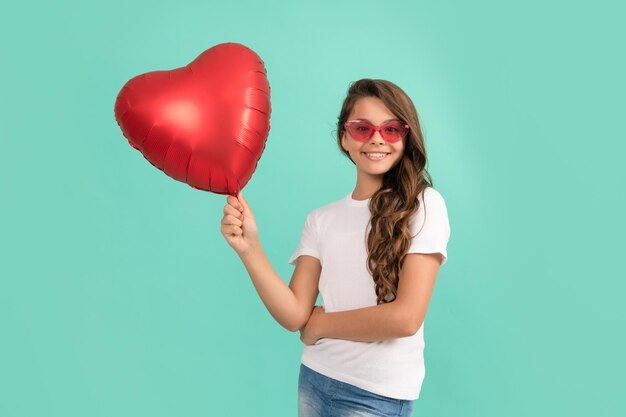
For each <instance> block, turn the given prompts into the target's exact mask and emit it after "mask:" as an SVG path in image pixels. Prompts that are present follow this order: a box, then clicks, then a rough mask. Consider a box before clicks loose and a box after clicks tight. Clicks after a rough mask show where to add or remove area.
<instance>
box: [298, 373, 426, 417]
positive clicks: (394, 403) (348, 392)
mask: <svg viewBox="0 0 626 417" xmlns="http://www.w3.org/2000/svg"><path fill="white" fill-rule="evenodd" d="M413 403H414V400H399V399H395V398H390V397H385V396H382V395H379V394H374V393H373V392H370V391H366V390H364V389H361V388H358V387H356V386H354V385H351V384H347V383H345V382H341V381H337V380H336V379H333V378H329V377H327V376H326V375H322V374H320V373H319V372H316V371H314V370H312V369H311V368H309V367H307V366H305V365H303V364H300V376H299V379H298V417H370V416H376V417H385V416H394V417H408V416H411V414H412V412H413Z"/></svg>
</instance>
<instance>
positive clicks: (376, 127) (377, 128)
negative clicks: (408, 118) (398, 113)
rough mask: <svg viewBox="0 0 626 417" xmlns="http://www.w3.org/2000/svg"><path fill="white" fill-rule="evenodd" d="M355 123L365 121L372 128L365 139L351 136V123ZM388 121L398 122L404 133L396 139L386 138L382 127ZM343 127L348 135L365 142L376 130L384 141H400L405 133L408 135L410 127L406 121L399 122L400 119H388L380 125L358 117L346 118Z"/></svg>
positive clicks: (385, 125)
mask: <svg viewBox="0 0 626 417" xmlns="http://www.w3.org/2000/svg"><path fill="white" fill-rule="evenodd" d="M356 123H365V124H367V125H369V127H370V128H371V129H372V132H371V134H370V135H369V136H368V137H367V138H365V139H362V140H361V139H357V138H356V137H355V136H353V135H352V133H351V125H353V124H356ZM390 123H400V125H401V126H402V127H404V128H405V129H406V132H404V134H403V135H402V136H401V137H400V138H399V139H397V140H388V138H387V134H386V133H384V130H383V129H384V128H385V127H387V126H388V125H389V124H390ZM343 127H344V128H345V129H346V132H348V134H350V136H351V137H352V138H353V139H354V140H356V141H359V142H367V141H368V140H370V139H371V138H372V136H374V133H376V132H378V133H380V136H382V138H383V139H384V140H385V142H390V143H395V142H400V141H401V140H402V139H404V138H405V137H406V135H408V134H409V130H410V127H409V125H408V124H406V123H402V122H401V121H399V120H390V121H388V122H385V123H383V124H380V125H375V124H373V123H371V122H370V121H368V120H359V119H355V120H348V121H346V122H345V123H344V124H343Z"/></svg>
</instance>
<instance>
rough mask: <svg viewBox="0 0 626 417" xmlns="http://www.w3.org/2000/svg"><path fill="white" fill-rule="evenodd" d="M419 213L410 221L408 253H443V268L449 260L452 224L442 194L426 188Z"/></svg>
mask: <svg viewBox="0 0 626 417" xmlns="http://www.w3.org/2000/svg"><path fill="white" fill-rule="evenodd" d="M420 203H421V204H420V207H419V209H418V210H417V213H416V214H415V215H414V216H413V217H412V218H411V220H410V221H409V227H410V229H411V236H413V238H412V239H411V245H410V246H409V249H408V250H407V253H437V252H439V253H441V255H443V258H442V261H441V266H443V264H445V263H446V261H447V259H448V252H447V246H448V240H449V239H450V223H449V221H448V209H447V207H446V203H445V201H444V199H443V197H442V196H441V194H440V193H439V192H438V191H437V190H435V189H434V188H432V187H428V188H426V190H425V191H424V194H423V200H422V201H421V202H420Z"/></svg>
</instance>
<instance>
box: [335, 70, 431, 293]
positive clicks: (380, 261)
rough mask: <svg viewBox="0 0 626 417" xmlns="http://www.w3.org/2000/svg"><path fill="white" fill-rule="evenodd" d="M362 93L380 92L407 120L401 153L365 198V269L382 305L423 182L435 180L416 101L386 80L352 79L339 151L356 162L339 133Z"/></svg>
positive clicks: (395, 276) (396, 275) (393, 283)
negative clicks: (367, 216)
mask: <svg viewBox="0 0 626 417" xmlns="http://www.w3.org/2000/svg"><path fill="white" fill-rule="evenodd" d="M362 97H378V98H379V99H380V100H382V102H383V103H384V104H385V106H387V108H388V109H389V110H390V111H391V113H393V114H394V116H395V117H397V118H398V119H400V120H401V121H403V122H405V123H406V124H408V125H409V133H408V134H407V137H406V139H405V140H406V142H405V147H404V154H403V156H402V158H401V159H400V160H399V161H398V162H397V163H396V165H395V166H394V167H392V168H391V169H390V170H389V171H387V172H386V173H385V174H384V175H383V185H382V187H381V188H380V189H379V190H378V191H376V192H375V193H374V195H372V198H371V200H370V202H369V209H370V212H371V218H370V220H369V224H371V229H370V232H369V234H368V235H367V238H366V246H367V252H368V255H367V269H368V271H369V272H370V273H371V274H372V278H373V279H374V283H375V286H376V297H377V301H376V303H377V304H383V303H388V302H390V301H393V299H395V297H396V293H397V289H398V281H399V279H400V270H401V268H402V264H403V262H404V258H405V256H406V252H407V250H408V248H409V246H410V244H411V238H412V237H413V236H411V232H410V228H409V220H410V217H411V215H413V213H416V212H417V210H418V209H419V204H420V203H419V200H418V195H419V194H420V193H422V192H423V191H424V190H425V189H426V187H429V186H431V187H432V184H433V182H432V178H431V177H430V174H429V173H428V171H427V170H426V165H427V160H426V148H425V146H424V138H423V136H422V131H421V128H420V122H419V118H418V116H417V111H416V110H415V105H414V104H413V101H411V99H410V98H409V96H408V95H407V94H406V93H405V92H404V91H403V90H402V89H401V88H400V87H398V86H397V85H395V84H394V83H392V82H390V81H386V80H374V79H369V78H365V79H362V80H358V81H355V82H353V83H352V84H350V87H349V88H348V94H347V96H346V98H345V100H344V102H343V105H342V107H341V112H340V113H339V117H338V120H337V144H338V145H339V149H340V150H341V153H343V154H344V155H345V156H347V157H348V159H350V161H351V162H352V163H353V164H354V161H353V160H352V158H351V157H350V154H349V152H348V151H347V150H345V149H344V148H343V147H342V146H341V137H342V135H343V133H344V131H345V128H344V123H345V122H346V121H347V120H348V116H349V115H350V113H351V112H352V108H353V107H354V104H355V103H356V102H357V100H358V99H360V98H362ZM355 165H356V164H355ZM418 233H419V232H418Z"/></svg>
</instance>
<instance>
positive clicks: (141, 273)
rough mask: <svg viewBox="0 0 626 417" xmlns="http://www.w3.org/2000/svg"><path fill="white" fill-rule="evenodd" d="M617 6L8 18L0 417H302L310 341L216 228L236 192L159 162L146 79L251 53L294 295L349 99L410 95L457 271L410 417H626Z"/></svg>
mask: <svg viewBox="0 0 626 417" xmlns="http://www.w3.org/2000/svg"><path fill="white" fill-rule="evenodd" d="M624 12H625V7H624V6H623V5H621V3H620V2H617V1H615V2H609V1H595V2H591V1H580V2H566V1H537V0H530V1H509V2H501V1H486V0H477V1H472V2H461V1H456V2H445V1H397V2H378V1H363V0H360V1H358V2H357V1H343V2H342V1H327V2H323V1H316V2H295V1H293V2H287V1H285V2H278V1H267V2H260V1H259V2H252V1H220V2H218V1H194V2H171V1H170V2H166V1H124V2H122V1H119V0H115V1H107V2H98V3H93V4H91V2H84V1H67V0H61V1H58V2H35V3H19V2H12V3H11V4H7V5H5V6H3V11H2V13H1V16H0V43H1V44H2V48H1V53H2V56H1V62H2V65H1V66H0V80H1V83H2V89H1V92H0V140H1V146H2V153H1V160H2V163H1V164H0V174H1V175H0V178H1V181H2V183H1V185H2V198H1V200H2V204H1V205H0V210H1V213H2V215H1V216H0V236H1V238H0V239H1V240H0V242H1V247H0V249H1V251H0V257H1V261H0V416H2V417H35V416H36V417H41V416H46V417H57V416H58V417H73V416H77V417H78V416H81V417H83V416H90V417H96V416H115V417H123V416H133V417H135V416H151V417H161V416H186V417H192V416H234V417H236V416H295V415H296V398H297V378H298V367H299V363H300V362H299V360H300V355H301V351H302V344H301V342H300V340H299V333H297V332H296V333H290V332H289V331H287V330H285V329H283V328H282V327H280V326H279V325H278V324H277V323H276V322H275V321H274V320H273V319H272V317H271V316H270V315H269V313H268V312H267V310H266V309H265V307H264V305H263V303H262V302H261V300H260V298H259V297H258V295H257V293H256V291H255V289H254V287H253V285H252V283H251V281H250V279H249V276H248V275H247V273H246V270H245V268H244V266H243V264H242V263H241V261H240V260H239V258H238V256H237V255H236V254H235V252H234V251H233V250H232V249H231V248H230V246H228V245H227V243H226V241H225V239H224V238H223V236H222V235H221V233H220V221H221V217H222V214H223V213H222V210H223V207H224V205H225V204H226V198H225V196H222V195H217V194H212V193H207V192H202V191H198V190H194V189H192V188H190V187H189V186H187V185H186V184H183V183H181V182H177V181H174V180H173V179H171V178H169V177H167V176H166V175H165V174H163V173H162V172H160V171H158V170H157V169H155V168H154V167H152V166H151V165H150V164H149V163H148V162H147V161H146V160H145V159H144V158H143V157H142V156H141V154H140V153H139V152H137V151H135V150H134V149H132V148H131V147H130V146H129V145H128V143H127V141H126V140H125V139H124V138H123V136H122V133H121V130H120V129H119V127H118V125H117V123H116V121H115V118H114V114H113V106H114V102H115V98H116V96H117V93H118V92H119V90H120V89H121V87H122V86H123V85H124V83H125V82H126V81H127V80H129V79H130V78H132V77H134V76H136V75H139V74H142V73H145V72H149V71H155V70H167V69H173V68H176V67H180V66H183V65H186V64H187V63H188V62H190V61H191V60H193V59H194V58H195V57H196V56H197V55H198V54H200V53H201V52H202V51H204V50H205V49H207V48H209V47H211V46H213V45H216V44H219V43H222V42H239V43H242V44H244V45H246V46H248V47H250V48H252V49H253V50H254V51H255V52H257V53H258V54H259V55H260V56H261V58H262V59H263V60H264V62H265V66H266V69H267V74H268V79H269V82H270V84H271V88H272V90H271V92H272V96H271V100H272V106H273V111H272V115H271V123H272V130H271V132H270V135H269V137H268V140H267V146H266V149H265V152H264V154H263V156H262V158H261V159H260V161H259V164H258V167H257V170H256V172H255V174H254V175H253V177H252V179H251V181H250V182H249V183H248V184H247V186H246V187H245V189H244V191H243V193H244V196H245V197H246V198H247V199H248V201H249V203H250V205H251V208H252V210H253V212H254V213H255V215H256V218H257V222H258V224H259V228H260V236H261V242H262V244H263V246H264V248H265V251H266V253H267V255H268V257H269V259H270V260H271V262H272V265H273V266H274V268H275V270H276V271H277V273H278V274H279V275H280V276H281V277H282V279H283V280H284V281H285V282H289V280H290V278H291V274H292V271H293V267H292V266H291V265H288V264H287V259H288V257H289V256H290V255H291V253H292V252H293V251H294V249H295V247H296V245H297V243H298V240H299V237H300V232H301V230H302V226H303V224H304V219H305V217H306V214H307V213H308V212H310V211H312V210H313V209H314V208H316V207H319V206H321V205H324V204H327V203H329V202H331V201H334V200H337V199H339V198H342V197H344V196H345V195H346V194H347V193H348V192H350V191H351V190H352V189H353V187H354V185H355V181H356V171H355V167H354V165H352V163H351V162H350V161H349V160H347V159H346V158H344V157H343V156H342V155H341V154H340V153H339V150H338V148H337V146H336V144H335V139H334V137H333V134H334V131H333V129H334V123H335V122H336V120H337V115H338V113H339V109H340V105H341V101H342V99H343V98H344V96H345V93H346V90H347V88H348V86H349V83H350V82H351V81H355V80H357V79H359V78H365V77H370V78H383V79H388V80H391V81H393V82H395V83H396V84H398V85H399V86H401V87H402V88H403V89H405V91H406V92H407V93H408V94H409V95H410V96H411V97H412V98H413V101H414V102H415V104H416V107H417V110H418V112H419V114H420V117H421V121H422V124H423V127H424V134H425V137H426V145H427V150H428V156H429V170H430V172H431V174H432V176H433V179H434V186H435V188H437V189H438V190H439V191H440V193H441V194H442V195H443V196H444V198H445V201H446V203H447V206H448V211H449V216H450V224H451V229H452V234H451V238H450V242H449V246H448V251H449V262H448V263H447V264H446V265H445V266H444V267H443V268H442V269H441V271H440V274H439V277H438V280H437V285H436V288H435V292H434V294H433V296H432V299H431V304H430V307H429V312H428V315H427V318H426V323H425V339H426V348H425V357H426V377H425V380H424V384H423V387H422V392H421V398H420V399H419V400H418V401H417V402H416V405H415V411H414V415H415V416H431V417H434V416H450V417H453V416H454V417H458V416H467V417H470V416H477V417H492V416H493V417H501V416H509V417H517V416H570V417H573V416H581V417H582V416H590V415H594V416H623V415H626V407H625V406H624V401H623V394H624V375H625V374H626V366H625V360H624V352H625V351H626V346H625V345H626V343H625V337H624V333H623V332H624V325H625V324H626V320H625V318H626V317H625V316H626V315H625V312H624V307H623V298H624V294H625V290H626V285H625V283H624V282H625V278H626V274H625V271H624V267H623V262H622V260H623V256H624V255H623V252H624V249H626V247H625V245H624V243H623V237H624V232H625V227H624V226H625V221H624V213H625V212H626V204H625V203H626V201H625V200H626V198H625V191H624V181H625V180H626V174H625V170H624V164H623V161H622V160H623V158H624V153H625V151H626V145H625V144H624V141H625V140H626V137H625V135H624V127H623V121H624V110H626V108H625V106H624V96H625V93H626V91H625V90H626V88H625V82H624V74H625V73H626V68H625V67H626V65H625V63H626V59H625V55H624V39H625V37H626V36H625V35H626V30H625V29H624V27H625V26H624V24H623V20H624V19H623V16H624Z"/></svg>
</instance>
